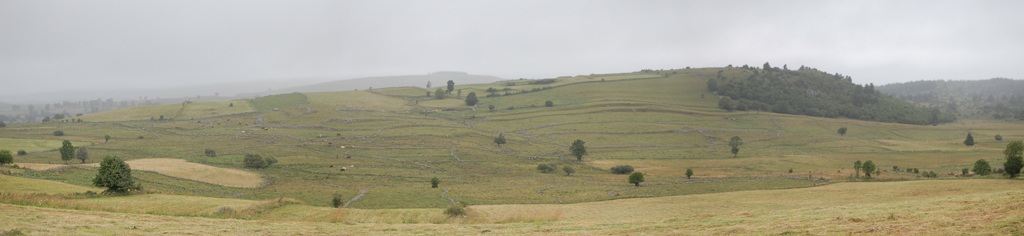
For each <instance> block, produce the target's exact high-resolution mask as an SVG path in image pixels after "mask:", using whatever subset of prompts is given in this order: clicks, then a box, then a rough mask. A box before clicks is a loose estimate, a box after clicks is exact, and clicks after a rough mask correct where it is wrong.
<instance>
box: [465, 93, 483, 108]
mask: <svg viewBox="0 0 1024 236" xmlns="http://www.w3.org/2000/svg"><path fill="white" fill-rule="evenodd" d="M479 101H480V100H479V99H477V98H476V92H469V95H466V105H469V106H473V105H476V103H477V102H479Z"/></svg>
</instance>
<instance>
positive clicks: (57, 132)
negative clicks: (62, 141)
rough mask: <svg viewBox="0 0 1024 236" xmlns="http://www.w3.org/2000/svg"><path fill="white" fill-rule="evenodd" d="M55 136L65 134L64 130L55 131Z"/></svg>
mask: <svg viewBox="0 0 1024 236" xmlns="http://www.w3.org/2000/svg"><path fill="white" fill-rule="evenodd" d="M53 136H64V131H63V130H57V131H53Z"/></svg>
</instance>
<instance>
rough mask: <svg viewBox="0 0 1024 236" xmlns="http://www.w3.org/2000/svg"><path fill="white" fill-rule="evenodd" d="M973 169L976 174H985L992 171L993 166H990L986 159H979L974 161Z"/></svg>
mask: <svg viewBox="0 0 1024 236" xmlns="http://www.w3.org/2000/svg"><path fill="white" fill-rule="evenodd" d="M972 171H974V173H975V174H978V175H981V176H985V175H988V174H991V173H992V166H989V164H988V161H985V159H978V161H976V162H974V169H973V170H972Z"/></svg>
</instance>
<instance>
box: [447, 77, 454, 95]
mask: <svg viewBox="0 0 1024 236" xmlns="http://www.w3.org/2000/svg"><path fill="white" fill-rule="evenodd" d="M454 90H455V81H452V80H448V94H452V91H454Z"/></svg>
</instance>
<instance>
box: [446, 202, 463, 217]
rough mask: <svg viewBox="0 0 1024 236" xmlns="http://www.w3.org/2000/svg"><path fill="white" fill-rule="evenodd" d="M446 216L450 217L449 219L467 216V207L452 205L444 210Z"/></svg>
mask: <svg viewBox="0 0 1024 236" xmlns="http://www.w3.org/2000/svg"><path fill="white" fill-rule="evenodd" d="M444 214H445V215H448V217H456V216H465V215H466V207H464V206H462V204H455V205H451V206H448V208H447V209H444Z"/></svg>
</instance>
